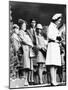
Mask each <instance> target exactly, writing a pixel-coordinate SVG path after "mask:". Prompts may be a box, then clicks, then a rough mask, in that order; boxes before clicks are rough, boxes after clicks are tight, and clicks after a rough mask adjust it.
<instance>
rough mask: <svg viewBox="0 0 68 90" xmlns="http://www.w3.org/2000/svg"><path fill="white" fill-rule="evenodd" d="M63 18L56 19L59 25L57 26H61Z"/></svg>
mask: <svg viewBox="0 0 68 90" xmlns="http://www.w3.org/2000/svg"><path fill="white" fill-rule="evenodd" d="M61 20H62V19H61V18H60V19H58V20H57V21H56V25H57V26H60V24H61Z"/></svg>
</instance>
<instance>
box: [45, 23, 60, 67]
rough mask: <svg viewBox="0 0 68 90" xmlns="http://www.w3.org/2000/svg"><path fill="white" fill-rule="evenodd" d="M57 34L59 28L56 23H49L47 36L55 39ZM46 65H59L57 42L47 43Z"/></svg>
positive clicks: (58, 46)
mask: <svg viewBox="0 0 68 90" xmlns="http://www.w3.org/2000/svg"><path fill="white" fill-rule="evenodd" d="M58 35H59V30H58V29H57V27H56V25H55V24H53V23H51V24H50V25H49V28H48V38H49V39H52V40H56V38H57V36H58ZM46 65H56V66H61V55H60V45H59V43H57V42H50V43H48V49H47V57H46Z"/></svg>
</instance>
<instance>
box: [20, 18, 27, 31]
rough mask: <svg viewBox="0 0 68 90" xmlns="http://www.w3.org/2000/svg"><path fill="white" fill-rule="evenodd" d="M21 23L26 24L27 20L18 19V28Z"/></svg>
mask: <svg viewBox="0 0 68 90" xmlns="http://www.w3.org/2000/svg"><path fill="white" fill-rule="evenodd" d="M23 23H26V25H27V22H26V21H25V20H23V19H19V20H18V24H19V29H21V26H22V24H23Z"/></svg>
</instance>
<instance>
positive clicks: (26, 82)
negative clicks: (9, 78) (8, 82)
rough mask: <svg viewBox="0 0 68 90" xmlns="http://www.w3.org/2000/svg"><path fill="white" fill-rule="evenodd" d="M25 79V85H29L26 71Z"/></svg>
mask: <svg viewBox="0 0 68 90" xmlns="http://www.w3.org/2000/svg"><path fill="white" fill-rule="evenodd" d="M24 78H25V84H24V85H28V72H27V71H26V70H25V71H24Z"/></svg>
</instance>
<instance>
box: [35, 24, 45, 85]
mask: <svg viewBox="0 0 68 90" xmlns="http://www.w3.org/2000/svg"><path fill="white" fill-rule="evenodd" d="M42 29H43V27H42V25H41V24H37V35H36V41H37V42H36V43H37V49H38V55H37V64H38V71H39V83H40V84H43V80H42V72H43V65H45V58H46V57H45V56H46V46H47V40H45V39H44V37H43V36H42V35H41V32H42Z"/></svg>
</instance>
